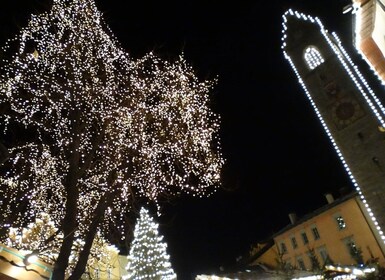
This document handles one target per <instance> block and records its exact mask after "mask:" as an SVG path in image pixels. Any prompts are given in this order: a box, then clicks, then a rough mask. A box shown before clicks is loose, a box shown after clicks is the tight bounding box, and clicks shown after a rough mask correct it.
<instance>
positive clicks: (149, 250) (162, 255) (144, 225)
mask: <svg viewBox="0 0 385 280" xmlns="http://www.w3.org/2000/svg"><path fill="white" fill-rule="evenodd" d="M126 269H127V272H128V274H127V275H125V276H123V280H147V279H162V280H175V279H176V274H175V273H174V270H173V269H172V267H171V263H170V257H169V255H168V254H167V244H166V243H165V242H163V236H162V235H160V234H159V232H158V224H157V223H155V222H154V219H153V218H152V217H151V216H150V215H149V212H148V210H146V209H145V208H142V209H141V210H140V217H139V219H138V221H137V223H136V225H135V231H134V240H133V241H132V244H131V247H130V254H129V256H128V264H127V267H126Z"/></svg>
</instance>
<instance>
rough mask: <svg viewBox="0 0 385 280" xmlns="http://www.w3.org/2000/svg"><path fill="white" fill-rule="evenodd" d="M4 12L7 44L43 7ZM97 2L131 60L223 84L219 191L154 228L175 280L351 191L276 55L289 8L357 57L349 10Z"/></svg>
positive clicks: (13, 6) (39, 3)
mask: <svg viewBox="0 0 385 280" xmlns="http://www.w3.org/2000/svg"><path fill="white" fill-rule="evenodd" d="M2 2H7V3H8V4H9V5H7V6H5V7H3V5H4V4H3V3H2V8H1V14H0V26H1V28H0V30H1V34H0V36H1V40H2V42H3V41H4V39H5V38H7V37H9V36H10V35H12V34H14V32H16V30H17V28H18V26H23V25H25V22H26V20H27V19H28V15H29V14H30V13H31V12H35V11H39V10H44V8H45V7H49V3H50V2H49V0H29V1H25V0H3V1H2ZM96 3H97V6H98V7H99V9H100V10H101V11H102V12H103V13H104V18H105V21H106V22H107V24H108V25H109V26H110V28H111V30H112V31H113V33H114V34H115V35H116V37H117V38H118V40H119V41H120V42H121V43H122V45H123V47H124V48H125V49H126V50H127V51H128V52H129V53H130V54H131V55H132V56H133V57H136V58H139V57H141V56H143V55H144V54H145V53H147V52H149V51H155V52H156V53H158V54H160V55H163V56H165V57H170V58H172V57H176V56H177V55H179V54H181V52H182V51H183V52H184V54H185V58H186V59H187V61H188V62H189V63H190V64H191V65H192V66H193V68H194V69H195V70H196V71H197V74H198V76H199V77H201V78H202V79H212V78H216V77H218V79H219V82H218V85H217V86H216V88H215V90H214V92H213V97H212V101H213V109H214V110H215V111H216V112H217V113H218V114H220V115H221V117H222V123H221V135H222V147H223V153H224V157H225V159H226V161H227V164H226V167H225V169H224V174H223V184H224V187H225V188H224V189H223V190H219V191H218V192H217V193H215V194H214V195H212V196H211V197H209V198H203V199H193V198H191V197H181V198H180V199H178V200H176V201H174V202H173V203H172V204H167V205H164V215H163V216H162V217H161V218H160V219H159V221H160V223H161V226H160V230H161V232H162V234H163V235H164V237H165V240H166V241H167V243H168V246H169V248H168V251H169V254H170V256H171V261H172V264H173V267H174V269H175V271H176V272H177V274H178V276H179V278H178V279H181V280H188V279H193V276H195V275H196V274H198V273H210V272H213V271H216V270H218V268H219V267H220V266H221V265H224V266H226V265H229V264H231V263H232V262H234V261H235V259H236V257H238V256H239V255H241V254H244V253H246V252H247V251H248V250H249V248H250V245H251V244H253V243H255V242H257V241H259V240H263V239H265V238H267V237H268V236H270V235H271V234H273V233H274V232H277V231H278V230H279V229H281V228H282V227H284V226H285V225H287V224H288V223H289V219H288V213H289V212H296V213H297V214H298V215H299V216H301V215H303V214H305V213H307V212H309V211H312V210H314V209H316V208H318V207H320V206H322V205H323V204H325V203H326V200H325V198H324V196H323V195H324V193H325V192H329V191H330V192H332V193H333V194H334V195H335V196H338V194H339V192H338V190H339V189H340V188H342V187H344V186H347V187H349V188H352V186H351V185H350V182H349V181H348V178H347V175H346V174H345V171H344V169H343V168H342V166H341V164H340V162H339V160H338V158H337V156H336V154H335V152H334V150H332V146H331V144H330V142H329V139H328V138H327V136H326V134H325V133H324V131H323V128H322V127H321V125H320V123H319V121H318V119H317V118H316V116H315V114H314V113H313V111H312V108H311V106H310V104H309V102H308V100H307V98H306V97H305V94H304V93H303V91H302V88H301V87H300V85H299V84H298V83H297V81H296V78H295V76H294V73H293V72H292V70H291V68H290V66H289V64H288V63H287V61H286V60H285V59H284V57H283V54H282V51H281V45H280V40H281V34H282V33H281V26H282V23H281V19H282V14H283V13H284V12H285V11H286V10H287V9H288V8H293V9H295V10H298V11H300V12H304V13H306V14H310V15H313V16H318V17H319V18H320V19H321V21H322V22H323V24H324V25H325V26H326V27H327V29H328V30H329V31H336V32H337V34H338V35H339V36H340V38H341V39H342V42H343V44H344V46H345V48H346V49H347V50H348V51H349V50H353V47H352V25H351V24H352V23H351V22H352V18H351V15H350V14H349V15H343V14H342V8H343V7H344V6H345V5H347V4H349V3H350V2H349V1H348V0H322V1H315V0H302V1H300V0H294V1H289V0H287V1H283V0H282V1H278V0H275V1H274V0H269V1H220V0H211V1H210V0H205V1H200V0H199V1H191V0H188V1H183V0H182V1H167V0H164V1H149V0H141V1H122V0H96ZM352 57H353V60H356V61H358V62H360V58H359V57H358V56H357V55H353V54H352ZM364 66H366V65H364ZM365 70H367V68H366V69H365ZM363 72H364V73H365V71H364V70H363Z"/></svg>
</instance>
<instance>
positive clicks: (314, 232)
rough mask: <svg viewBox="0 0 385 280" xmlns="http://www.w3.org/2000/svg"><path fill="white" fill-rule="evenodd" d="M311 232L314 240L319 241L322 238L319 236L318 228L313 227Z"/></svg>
mask: <svg viewBox="0 0 385 280" xmlns="http://www.w3.org/2000/svg"><path fill="white" fill-rule="evenodd" d="M311 231H312V232H313V237H314V240H318V239H320V238H321V236H320V235H319V232H318V229H317V227H315V226H313V227H312V229H311Z"/></svg>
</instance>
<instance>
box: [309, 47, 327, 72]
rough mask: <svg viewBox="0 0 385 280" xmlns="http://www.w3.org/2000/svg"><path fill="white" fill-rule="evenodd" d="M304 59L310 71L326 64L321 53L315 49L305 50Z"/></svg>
mask: <svg viewBox="0 0 385 280" xmlns="http://www.w3.org/2000/svg"><path fill="white" fill-rule="evenodd" d="M304 58H305V61H306V63H307V66H308V67H309V68H310V70H313V69H315V68H317V67H318V66H319V65H321V64H322V63H324V62H325V60H324V59H323V57H322V55H321V53H320V52H319V51H318V50H317V49H316V48H315V47H308V48H307V49H306V50H305V53H304Z"/></svg>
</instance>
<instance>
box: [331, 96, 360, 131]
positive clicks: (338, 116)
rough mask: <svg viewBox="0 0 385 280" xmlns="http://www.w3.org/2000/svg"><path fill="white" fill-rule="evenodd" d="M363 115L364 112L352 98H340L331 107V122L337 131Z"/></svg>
mask: <svg viewBox="0 0 385 280" xmlns="http://www.w3.org/2000/svg"><path fill="white" fill-rule="evenodd" d="M363 115H364V111H363V110H362V108H361V106H360V104H359V103H358V101H357V100H356V99H354V98H350V97H349V98H348V97H345V98H342V99H340V100H338V101H337V102H336V103H335V104H334V106H333V120H334V122H335V123H336V125H337V127H338V128H339V129H342V128H345V127H346V126H348V125H350V124H351V123H353V122H354V121H356V120H358V119H359V118H361V117H362V116H363Z"/></svg>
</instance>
